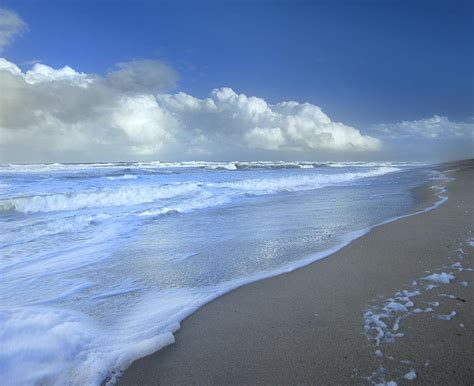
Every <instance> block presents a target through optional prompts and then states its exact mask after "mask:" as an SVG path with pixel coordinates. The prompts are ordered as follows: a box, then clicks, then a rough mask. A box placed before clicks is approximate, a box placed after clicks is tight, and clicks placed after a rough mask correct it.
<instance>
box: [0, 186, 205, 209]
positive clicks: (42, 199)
mask: <svg viewBox="0 0 474 386" xmlns="http://www.w3.org/2000/svg"><path fill="white" fill-rule="evenodd" d="M198 189H199V187H198V185H197V184H196V183H181V184H173V185H162V186H157V187H151V186H132V187H127V188H121V189H117V190H112V189H104V190H101V191H97V192H85V193H78V194H52V195H41V196H32V197H20V198H12V199H7V200H2V201H0V211H16V212H22V213H35V212H54V211H69V210H77V209H84V208H97V207H111V206H112V207H113V206H129V205H137V204H144V203H150V202H153V201H155V200H159V199H168V198H173V197H176V196H181V195H186V194H191V193H193V192H196V191H197V190H198Z"/></svg>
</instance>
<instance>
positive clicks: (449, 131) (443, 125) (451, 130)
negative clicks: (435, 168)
mask: <svg viewBox="0 0 474 386" xmlns="http://www.w3.org/2000/svg"><path fill="white" fill-rule="evenodd" d="M374 129H375V131H376V132H377V133H378V134H379V135H381V136H384V137H386V138H390V139H400V138H402V139H403V138H423V139H431V140H438V139H462V138H467V139H471V140H473V139H474V122H472V121H471V122H453V121H450V120H449V119H448V118H447V117H440V116H438V115H434V116H433V117H431V118H425V119H420V120H414V121H403V122H398V123H394V124H380V125H376V126H375V127H374Z"/></svg>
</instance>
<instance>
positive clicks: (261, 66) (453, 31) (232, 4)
mask: <svg viewBox="0 0 474 386" xmlns="http://www.w3.org/2000/svg"><path fill="white" fill-rule="evenodd" d="M2 7H6V8H8V9H10V10H12V11H14V12H15V13H16V14H18V16H19V17H21V18H22V19H23V20H24V21H25V23H26V24H27V25H28V31H26V32H24V33H22V35H21V37H18V38H16V39H15V41H14V42H13V43H12V44H9V45H8V47H7V48H6V49H5V50H4V52H3V56H4V57H5V58H6V59H7V60H9V61H10V62H13V63H16V64H17V65H18V66H20V67H21V68H22V69H23V70H24V71H26V70H28V68H30V67H31V65H30V63H31V62H32V61H40V62H41V63H44V64H47V65H48V66H51V67H52V68H61V67H63V66H66V65H68V66H71V67H72V68H74V70H76V71H79V72H84V73H87V74H90V73H95V74H98V75H100V76H101V77H105V76H106V74H107V71H108V69H110V68H112V67H113V66H114V64H115V63H119V62H129V61H133V60H138V61H139V60H145V59H146V60H149V59H152V60H159V61H160V62H162V63H165V64H167V65H168V66H169V67H170V68H173V69H174V70H175V71H176V73H177V74H178V76H179V80H178V81H177V82H176V84H175V85H174V87H173V88H171V89H169V90H166V91H167V92H178V91H182V92H185V93H186V94H189V95H193V96H195V97H198V98H201V99H202V98H206V97H207V96H208V95H209V92H210V91H211V90H212V89H216V88H220V87H231V88H232V89H233V90H235V92H236V93H237V94H245V95H248V96H253V95H255V96H258V97H259V98H262V99H264V100H265V101H266V102H268V103H270V104H276V103H278V102H281V101H285V100H294V101H298V102H309V103H311V104H314V105H316V106H319V107H320V108H321V109H322V110H323V111H324V113H325V114H327V115H328V116H329V117H330V118H331V119H332V120H333V121H337V122H344V123H345V124H347V125H350V126H351V127H356V128H357V129H359V130H361V131H362V132H367V133H369V134H373V131H374V130H377V129H374V127H375V128H378V127H379V125H391V126H390V127H392V128H393V127H394V126H393V125H396V124H397V123H400V122H411V121H417V122H418V121H419V120H423V119H429V118H431V117H433V116H440V117H447V118H448V120H449V121H450V122H464V123H466V122H471V121H472V117H473V115H474V113H473V106H474V95H473V87H474V80H473V70H472V69H473V68H474V60H473V52H474V50H473V48H474V47H473V41H474V39H473V36H474V31H473V29H474V28H473V2H472V1H386V0H380V1H356V0H351V1H337V0H336V1H220V2H218V1H170V2H160V1H134V2H132V1H114V2H112V1H22V0H16V1H8V0H4V1H3V2H2ZM395 142H397V141H395ZM395 142H394V143H395ZM398 142H400V139H398ZM401 142H402V143H403V139H402V140H401ZM465 150H466V149H465ZM436 151H439V150H436ZM466 151H469V149H467V150H466Z"/></svg>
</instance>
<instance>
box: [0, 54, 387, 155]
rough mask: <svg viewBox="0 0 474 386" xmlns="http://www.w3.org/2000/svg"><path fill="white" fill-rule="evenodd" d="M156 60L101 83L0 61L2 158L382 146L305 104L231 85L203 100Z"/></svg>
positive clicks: (337, 150) (120, 70)
mask: <svg viewBox="0 0 474 386" xmlns="http://www.w3.org/2000/svg"><path fill="white" fill-rule="evenodd" d="M177 78H178V76H177V74H176V73H175V72H174V70H173V69H171V68H170V67H168V66H167V65H165V64H163V63H161V62H159V61H152V60H143V61H132V62H127V63H119V64H117V65H116V66H115V67H114V68H113V69H111V70H110V71H109V72H108V73H107V74H106V76H105V77H100V76H98V75H94V74H85V73H82V72H78V71H76V70H74V69H72V68H71V67H68V66H66V67H63V68H60V69H54V68H51V67H49V66H46V65H44V64H39V63H38V64H35V65H34V66H33V67H32V68H31V69H30V70H28V71H26V72H23V71H22V70H21V69H20V68H19V67H18V66H16V65H15V64H14V63H11V62H9V61H7V60H6V59H0V86H1V89H2V93H1V94H0V153H1V158H2V159H1V161H2V162H56V161H60V162H61V161H62V162H65V161H81V162H84V161H97V160H135V159H136V160H139V159H196V158H201V159H202V158H208V159H213V158H214V159H217V158H220V159H227V158H238V157H246V158H249V157H250V158H262V154H265V157H266V158H268V157H273V158H280V157H281V155H282V154H290V153H291V154H298V155H299V157H300V158H306V157H307V156H311V157H314V156H315V155H317V154H320V153H324V154H330V153H332V154H341V153H351V154H352V153H359V154H360V153H367V152H376V151H378V150H380V149H381V147H382V143H381V141H380V140H378V139H376V138H374V137H371V136H368V135H363V134H362V133H361V132H360V131H359V130H357V129H355V128H353V127H350V126H347V125H345V124H343V123H339V122H334V121H332V120H331V119H330V118H329V117H328V116H327V115H326V114H324V113H323V111H322V110H321V109H320V108H319V107H317V106H315V105H312V104H309V103H297V102H281V103H277V104H273V105H272V104H269V103H267V102H266V101H265V100H263V99H261V98H258V97H253V96H246V95H244V94H238V93H236V92H234V91H233V90H232V89H230V88H220V89H215V90H213V91H212V92H211V93H210V95H209V97H208V98H204V99H199V98H195V97H193V96H191V95H188V94H186V93H183V92H178V93H174V94H171V93H165V92H166V91H167V90H169V89H170V88H172V87H174V86H175V84H176V81H177Z"/></svg>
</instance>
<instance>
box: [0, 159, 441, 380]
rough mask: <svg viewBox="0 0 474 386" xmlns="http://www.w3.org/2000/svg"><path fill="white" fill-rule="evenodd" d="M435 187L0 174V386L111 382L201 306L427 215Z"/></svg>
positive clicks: (408, 171) (175, 166) (299, 168)
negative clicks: (390, 224)
mask: <svg viewBox="0 0 474 386" xmlns="http://www.w3.org/2000/svg"><path fill="white" fill-rule="evenodd" d="M442 178H443V176H442V175H441V174H440V173H439V172H438V171H436V170H434V168H433V166H430V165H423V164H412V163H389V162H385V163H377V162H371V163H361V162H360V163H350V162H348V163H329V162H327V163H316V162H168V163H166V162H142V163H125V162H122V163H97V164H35V165H11V164H4V165H0V254H1V265H0V275H1V285H0V294H1V295H0V296H1V298H0V299H1V311H0V347H1V350H0V377H1V379H2V384H4V385H9V384H12V385H13V384H38V383H42V382H43V383H45V384H58V385H64V384H96V385H99V384H101V383H102V382H104V381H105V382H106V383H113V382H114V381H115V380H116V377H117V375H118V374H119V373H120V371H121V370H122V369H124V368H125V367H126V366H127V365H128V364H130V362H131V361H133V360H134V359H137V358H139V357H141V356H144V355H147V354H150V353H152V352H154V351H156V350H158V349H160V348H162V347H164V346H166V345H168V344H171V343H173V341H174V336H173V332H175V331H176V330H177V329H179V323H180V322H181V321H182V320H183V319H184V318H185V317H186V316H188V315H189V314H191V313H192V312H193V311H195V310H196V309H197V308H199V307H200V306H202V305H203V304H205V303H207V302H209V301H210V300H212V299H214V298H216V297H218V296H220V295H222V294H224V293H226V292H228V291H230V290H232V289H234V288H237V287H239V286H241V285H243V284H246V283H249V282H252V281H256V280H259V279H261V278H265V277H269V276H273V275H276V274H279V273H283V272H287V271H291V270H293V269H296V268H298V267H302V266H304V265H306V264H309V263H310V262H313V261H315V260H317V259H320V258H323V257H326V256H329V255H330V254H331V253H332V252H334V251H336V250H337V249H339V248H341V247H342V246H344V245H346V244H347V243H349V242H350V241H351V240H353V239H354V238H356V237H359V236H361V235H363V234H365V233H367V232H368V231H369V230H370V229H371V227H373V226H375V225H377V224H380V223H383V222H387V221H390V220H392V219H395V218H398V217H400V216H404V215H408V214H411V213H415V212H417V211H422V210H427V209H429V205H430V203H427V202H424V201H423V200H422V197H421V196H420V195H419V193H418V191H417V189H416V188H418V187H420V186H422V185H426V184H431V185H435V184H436V183H437V181H438V180H439V179H442ZM438 203H441V200H440V201H439V202H438ZM329 258H330V257H329Z"/></svg>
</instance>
